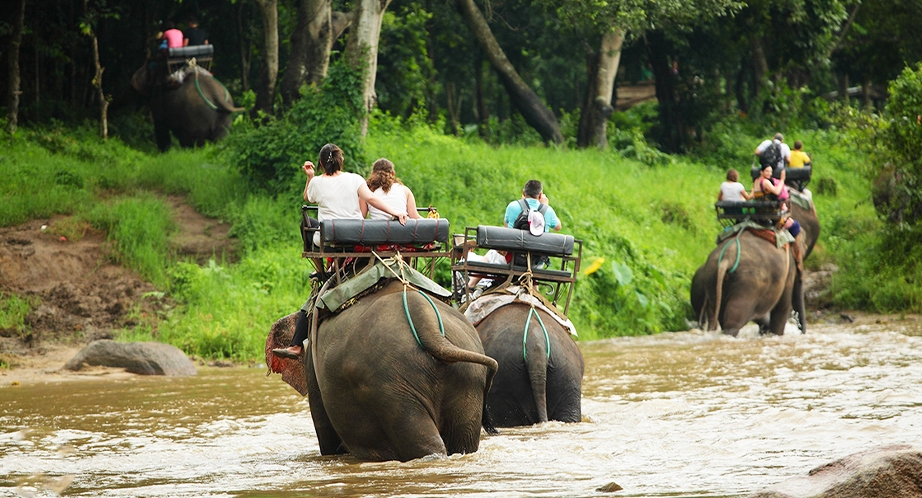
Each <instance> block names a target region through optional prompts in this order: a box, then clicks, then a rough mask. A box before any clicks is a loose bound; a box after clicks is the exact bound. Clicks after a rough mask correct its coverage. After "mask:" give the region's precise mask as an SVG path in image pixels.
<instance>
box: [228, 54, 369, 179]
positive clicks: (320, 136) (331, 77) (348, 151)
mask: <svg viewBox="0 0 922 498" xmlns="http://www.w3.org/2000/svg"><path fill="white" fill-rule="evenodd" d="M361 88H362V85H361V79H360V75H359V73H357V72H355V71H353V70H351V69H349V68H348V67H347V66H346V65H345V63H344V62H337V63H335V64H333V65H332V66H331V67H330V71H329V74H328V76H327V78H326V79H325V80H324V83H323V85H322V86H321V87H319V88H317V87H302V95H301V98H300V99H299V100H298V101H297V102H296V103H295V104H294V106H292V108H291V109H289V110H288V111H287V112H286V113H285V114H284V115H283V116H281V117H277V118H275V117H271V116H262V117H261V118H260V119H257V120H248V119H246V118H244V117H243V116H241V117H239V118H238V119H237V121H236V122H235V123H234V128H233V130H232V131H231V134H230V135H229V136H228V137H227V139H225V140H224V141H223V142H221V145H220V149H221V157H222V158H224V160H226V161H227V162H228V163H229V164H231V165H233V166H234V167H235V168H237V170H239V171H240V173H241V174H243V175H244V177H246V178H247V179H248V180H249V181H250V182H251V183H252V184H253V185H254V186H256V187H257V188H261V189H265V190H266V191H268V192H272V193H276V194H290V193H298V192H300V191H301V190H302V189H303V188H304V175H303V174H299V172H300V171H301V165H302V164H303V163H304V161H305V160H311V161H314V162H315V163H316V162H317V154H318V152H319V151H320V149H321V148H322V147H323V145H324V144H327V143H335V144H336V145H338V146H339V147H340V148H342V149H343V152H344V154H345V164H344V169H345V170H347V171H353V172H358V173H364V172H365V171H366V170H367V167H366V165H365V164H366V160H365V154H364V148H363V139H362V134H361V122H362V118H363V116H364V115H365V106H364V102H363V98H362V94H361V91H360V89H361Z"/></svg>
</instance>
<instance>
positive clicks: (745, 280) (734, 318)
mask: <svg viewBox="0 0 922 498" xmlns="http://www.w3.org/2000/svg"><path fill="white" fill-rule="evenodd" d="M696 279H697V281H696ZM800 280H801V274H800V272H799V271H798V270H797V262H796V261H795V259H794V254H793V250H792V248H791V245H790V244H787V245H785V246H784V247H781V248H779V247H777V246H776V244H775V243H774V242H770V241H767V240H765V239H763V238H762V237H759V236H757V235H755V234H754V233H753V232H751V231H750V230H748V229H745V230H742V231H741V232H740V233H739V234H738V236H732V237H728V238H726V239H725V240H723V241H722V242H721V243H720V244H718V245H717V247H716V248H714V250H713V251H712V252H711V254H710V255H709V256H708V260H707V262H706V263H705V264H704V266H702V267H701V268H699V270H698V271H697V272H696V273H695V279H693V280H692V293H693V295H692V304H693V305H695V304H696V303H697V304H698V305H699V306H701V309H699V310H696V311H697V312H698V316H699V321H700V320H701V318H700V317H702V316H703V317H704V319H705V320H704V321H705V322H706V323H707V328H708V330H715V329H716V328H717V324H718V323H719V324H720V327H721V329H722V330H723V332H724V333H725V334H729V335H732V336H736V335H737V334H738V333H739V330H740V329H741V328H742V327H743V326H744V325H746V324H747V323H748V322H749V321H750V320H756V321H757V322H758V323H759V325H760V327H762V329H763V330H766V329H767V331H769V332H772V333H774V334H777V335H783V334H784V326H785V323H786V322H787V320H788V318H790V316H791V310H792V309H793V310H794V311H796V312H797V313H798V316H800V317H801V326H802V327H804V328H803V330H804V331H806V328H805V324H804V323H803V318H802V317H804V307H803V293H802V292H801V297H800V299H794V288H795V285H797V286H798V287H799V286H800V285H801V283H800ZM702 289H703V292H704V298H703V299H700V298H697V299H696V297H695V295H694V293H695V292H696V291H697V292H701V290H702ZM766 322H767V323H766Z"/></svg>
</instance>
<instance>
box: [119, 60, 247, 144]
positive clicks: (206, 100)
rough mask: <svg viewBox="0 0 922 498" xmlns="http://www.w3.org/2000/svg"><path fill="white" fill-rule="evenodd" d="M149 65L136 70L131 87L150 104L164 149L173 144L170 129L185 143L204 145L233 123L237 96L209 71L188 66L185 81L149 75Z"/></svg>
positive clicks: (159, 140) (157, 138) (184, 76)
mask: <svg viewBox="0 0 922 498" xmlns="http://www.w3.org/2000/svg"><path fill="white" fill-rule="evenodd" d="M149 76H150V75H149V74H148V67H147V65H144V66H142V67H141V68H140V69H138V70H137V71H135V73H134V76H132V77H131V87H132V88H133V89H134V90H135V91H136V92H137V93H138V94H139V95H140V96H141V97H142V98H143V100H144V101H145V103H146V104H147V105H148V106H149V107H150V112H151V117H152V118H153V120H154V137H155V139H156V140H157V147H158V148H159V149H160V150H161V151H165V150H167V149H169V148H170V142H171V138H170V133H172V134H173V135H174V136H175V137H176V139H177V140H179V144H180V145H182V146H183V147H195V146H200V145H204V144H205V142H206V141H209V142H215V141H217V140H220V139H222V138H224V136H225V135H227V131H228V129H229V128H230V125H231V117H232V115H233V113H234V112H239V111H242V110H243V109H240V108H237V107H234V100H233V99H232V98H231V96H230V93H229V92H228V91H227V89H226V88H224V85H222V84H221V82H220V81H218V80H217V79H215V77H214V76H212V75H211V73H210V72H208V71H206V70H204V69H202V68H200V67H196V66H193V67H191V68H186V70H185V71H184V73H183V78H182V82H181V83H179V82H176V81H175V80H174V82H173V83H170V81H168V80H167V78H166V76H159V75H158V76H155V77H149Z"/></svg>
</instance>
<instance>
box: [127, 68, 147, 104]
mask: <svg viewBox="0 0 922 498" xmlns="http://www.w3.org/2000/svg"><path fill="white" fill-rule="evenodd" d="M150 76H151V75H150V73H149V71H148V68H147V64H144V65H143V66H141V67H140V69H138V70H137V71H135V72H134V74H133V75H132V76H131V88H133V89H134V91H136V92H138V93H139V94H140V95H141V96H142V97H145V98H147V97H150V89H151V79H150Z"/></svg>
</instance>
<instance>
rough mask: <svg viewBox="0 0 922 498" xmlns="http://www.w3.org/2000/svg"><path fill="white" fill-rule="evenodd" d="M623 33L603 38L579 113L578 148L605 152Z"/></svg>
mask: <svg viewBox="0 0 922 498" xmlns="http://www.w3.org/2000/svg"><path fill="white" fill-rule="evenodd" d="M623 42H624V32H623V31H622V30H621V29H619V28H615V29H614V30H612V31H608V32H606V33H605V34H603V35H602V42H601V46H600V48H599V53H598V56H597V58H596V62H595V63H594V64H593V65H592V66H591V69H590V74H589V88H588V89H587V92H586V103H585V105H584V106H583V111H582V113H580V120H579V135H578V138H577V144H578V145H579V146H580V147H589V146H595V147H598V148H600V149H604V148H605V147H607V146H608V135H607V130H606V129H607V127H608V117H609V116H611V113H613V112H614V111H615V108H614V107H612V105H611V98H612V94H613V93H614V88H615V76H616V75H617V74H618V65H619V64H620V62H621V44H622V43H623Z"/></svg>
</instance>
